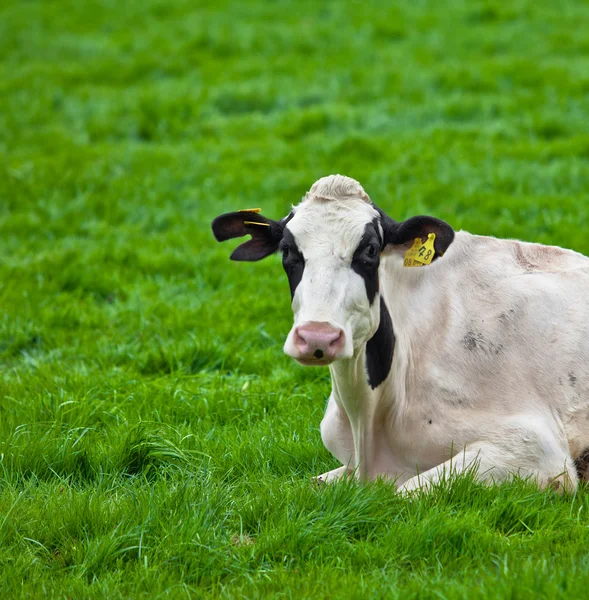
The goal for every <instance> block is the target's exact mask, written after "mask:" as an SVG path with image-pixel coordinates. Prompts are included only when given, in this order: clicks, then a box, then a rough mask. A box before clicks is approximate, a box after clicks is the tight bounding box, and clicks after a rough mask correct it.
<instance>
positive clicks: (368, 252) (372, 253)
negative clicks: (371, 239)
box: [366, 246, 378, 258]
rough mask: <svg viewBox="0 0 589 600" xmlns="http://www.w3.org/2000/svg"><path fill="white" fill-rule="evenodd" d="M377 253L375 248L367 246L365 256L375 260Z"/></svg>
mask: <svg viewBox="0 0 589 600" xmlns="http://www.w3.org/2000/svg"><path fill="white" fill-rule="evenodd" d="M377 252H378V250H377V248H376V246H368V248H366V256H367V257H368V258H375V257H376V254H377Z"/></svg>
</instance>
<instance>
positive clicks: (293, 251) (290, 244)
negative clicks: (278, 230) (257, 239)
mask: <svg viewBox="0 0 589 600" xmlns="http://www.w3.org/2000/svg"><path fill="white" fill-rule="evenodd" d="M278 249H279V250H280V252H282V266H283V267H284V270H285V272H286V276H287V277H288V283H289V285H290V296H291V298H294V295H295V291H296V289H297V286H298V285H299V283H300V282H301V279H302V278H303V271H304V270H305V257H304V256H303V253H302V252H301V251H300V250H299V247H298V246H297V243H296V240H295V238H294V236H293V234H292V233H291V232H290V231H289V230H288V229H285V230H284V233H283V236H282V241H281V242H280V244H279V246H278Z"/></svg>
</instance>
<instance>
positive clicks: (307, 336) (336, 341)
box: [294, 321, 345, 361]
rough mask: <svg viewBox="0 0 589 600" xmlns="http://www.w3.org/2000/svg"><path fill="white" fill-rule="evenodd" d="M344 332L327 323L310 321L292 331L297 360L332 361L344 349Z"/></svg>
mask: <svg viewBox="0 0 589 600" xmlns="http://www.w3.org/2000/svg"><path fill="white" fill-rule="evenodd" d="M344 341H345V340H344V332H343V330H342V329H339V327H332V326H331V325H330V324H329V323H318V322H314V321H310V322H309V323H305V324H304V325H300V326H299V327H296V328H295V330H294V346H295V348H296V351H297V357H296V358H297V359H300V360H304V361H312V360H313V359H315V360H320V361H325V360H329V361H331V360H334V359H335V358H337V355H338V353H339V352H340V351H341V350H342V349H343V347H344Z"/></svg>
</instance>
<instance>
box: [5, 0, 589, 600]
mask: <svg viewBox="0 0 589 600" xmlns="http://www.w3.org/2000/svg"><path fill="white" fill-rule="evenodd" d="M337 172H339V173H344V174H347V175H350V176H352V177H355V178H357V179H359V180H360V181H361V182H362V183H363V184H364V186H365V188H366V190H367V191H368V193H369V194H370V195H371V197H372V198H373V199H374V200H375V202H377V203H378V204H379V205H380V206H381V207H382V208H384V209H385V210H387V212H389V214H391V216H393V217H395V218H398V219H401V218H406V217H408V216H411V215H415V214H422V213H429V214H433V215H435V216H438V217H441V218H443V219H446V220H447V221H449V222H450V223H451V224H452V225H453V226H454V227H455V228H456V229H460V228H464V229H468V230H470V231H472V232H475V233H482V234H492V235H497V236H504V237H518V238H522V239H525V240H529V241H540V242H545V243H554V244H558V245H562V246H565V247H572V248H575V249H577V250H579V251H582V252H585V253H589V225H588V223H589V4H588V3H587V2H583V1H581V0H579V1H572V0H560V1H559V2H552V1H549V0H537V1H532V0H529V1H527V0H526V1H524V0H514V1H512V2H503V1H502V0H497V1H493V2H482V1H476V0H473V1H466V0H447V1H446V2H435V1H433V0H432V1H426V0H413V1H412V2H407V3H401V2H387V1H385V0H382V1H380V2H377V1H375V0H365V1H363V2H351V1H341V2H335V1H334V2H327V1H325V2H310V1H307V0H299V1H294V0H293V1H288V0H284V1H276V2H265V1H263V0H249V1H246V0H242V1H241V2H240V1H238V0H232V1H229V0H217V1H216V2H212V1H211V2H197V1H195V0H174V1H171V0H143V1H142V2H139V1H138V0H135V1H129V2H115V1H114V0H101V1H98V0H88V1H85V2H74V1H73V0H70V1H65V0H47V1H35V0H29V1H24V0H22V1H16V0H5V2H3V3H2V4H1V6H0V597H1V598H18V597H23V598H24V597H28V598H42V597H46V598H76V599H78V598H109V599H112V598H183V597H184V598H201V597H203V598H218V597H222V598H256V597H262V596H268V597H275V598H313V599H317V600H318V599H320V598H378V597H386V598H403V599H406V598H469V599H472V598H487V597H488V598H522V599H524V598H542V597H545V598H581V597H586V596H587V589H588V587H589V492H588V491H585V490H581V491H579V492H578V494H576V495H575V496H574V497H560V496H557V495H555V494H553V493H550V492H546V493H543V492H539V491H537V490H535V489H534V488H533V487H530V486H526V484H525V483H522V482H519V483H513V484H508V485H505V486H503V487H500V488H483V487H481V486H478V485H476V484H474V483H472V482H471V481H469V480H468V479H463V480H460V481H458V482H456V484H455V485H454V486H452V487H450V488H448V487H446V488H444V489H440V490H437V491H436V492H435V493H434V494H433V495H432V496H428V497H423V498H420V499H414V500H408V499H404V498H400V497H398V496H396V495H395V494H394V492H393V489H392V488H391V487H390V486H387V485H385V484H382V483H377V484H374V485H367V486H364V487H360V486H357V485H352V484H349V483H343V484H341V485H337V486H333V487H325V488H321V489H316V488H313V487H312V486H311V485H310V484H309V479H310V477H311V476H312V475H316V474H318V473H320V472H322V471H326V470H328V469H330V468H334V467H335V466H337V463H336V461H335V460H334V459H333V458H332V457H331V456H330V455H329V453H328V452H327V451H326V450H325V449H324V448H323V446H322V443H321V439H320V435H319V422H320V420H321V416H322V411H323V408H324V406H325V401H326V398H327V395H328V394H329V374H328V372H327V370H312V369H308V370H306V369H304V368H303V367H299V366H297V365H295V364H294V363H293V362H292V360H291V359H288V358H287V357H285V356H283V354H282V343H283V339H284V337H285V335H286V333H287V332H288V330H289V328H290V323H291V311H290V299H289V293H288V286H287V281H286V277H285V276H284V275H283V273H282V271H281V266H280V262H279V260H278V258H272V259H268V260H267V261H265V262H264V263H263V264H236V263H230V262H229V260H228V255H229V253H230V250H231V244H230V243H228V244H227V245H223V246H221V245H218V244H216V243H215V242H214V240H213V238H212V235H211V233H210V221H211V219H212V218H213V217H215V216H216V215H217V214H219V213H221V212H226V211H229V210H235V209H240V208H246V207H250V206H261V207H263V208H264V212H265V214H267V215H268V216H269V217H273V218H279V217H281V216H283V215H284V214H286V211H287V210H288V208H289V206H290V204H291V203H296V202H297V201H298V200H299V199H300V197H301V196H302V195H303V194H304V192H305V191H306V190H307V189H308V188H309V187H310V185H311V184H312V183H313V181H315V180H316V179H317V178H319V177H321V176H323V175H326V174H329V173H337ZM234 245H236V244H234Z"/></svg>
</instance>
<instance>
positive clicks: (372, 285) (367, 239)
mask: <svg viewBox="0 0 589 600" xmlns="http://www.w3.org/2000/svg"><path fill="white" fill-rule="evenodd" d="M381 245H382V241H381V239H380V235H379V233H378V227H377V226H376V225H375V224H374V223H367V224H366V227H365V229H364V235H363V236H362V239H361V240H360V243H359V244H358V247H357V248H356V251H355V252H354V256H353V257H352V269H353V270H354V272H356V273H358V275H360V277H362V279H364V285H365V286H366V295H367V296H368V302H370V304H372V303H373V302H374V298H375V297H376V293H377V292H378V266H379V264H380V249H381Z"/></svg>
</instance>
